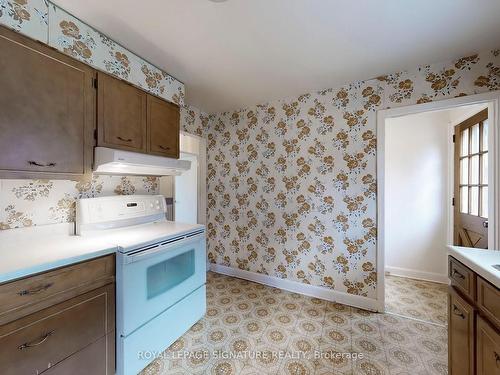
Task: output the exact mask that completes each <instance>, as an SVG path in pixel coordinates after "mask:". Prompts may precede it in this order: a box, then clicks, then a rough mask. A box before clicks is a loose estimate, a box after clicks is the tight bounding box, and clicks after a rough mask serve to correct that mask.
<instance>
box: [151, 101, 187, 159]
mask: <svg viewBox="0 0 500 375" xmlns="http://www.w3.org/2000/svg"><path fill="white" fill-rule="evenodd" d="M179 123H180V115H179V107H178V106H176V105H175V104H172V103H169V102H166V101H165V100H161V99H159V98H156V97H154V96H152V95H148V134H149V136H148V138H149V139H148V152H149V153H151V154H156V155H161V156H168V157H171V158H176V159H177V158H179V136H180V135H179Z"/></svg>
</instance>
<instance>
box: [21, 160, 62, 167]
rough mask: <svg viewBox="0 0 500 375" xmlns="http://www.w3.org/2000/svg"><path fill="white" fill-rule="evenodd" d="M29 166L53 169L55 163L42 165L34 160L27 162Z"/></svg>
mask: <svg viewBox="0 0 500 375" xmlns="http://www.w3.org/2000/svg"><path fill="white" fill-rule="evenodd" d="M28 164H29V165H34V166H36V167H55V166H56V163H47V164H42V163H39V162H37V161H34V160H28Z"/></svg>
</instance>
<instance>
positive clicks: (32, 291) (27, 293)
mask: <svg viewBox="0 0 500 375" xmlns="http://www.w3.org/2000/svg"><path fill="white" fill-rule="evenodd" d="M52 285H54V283H48V284H45V285H42V286H39V287H38V288H36V289H30V290H22V291H20V292H18V293H17V294H19V295H20V296H31V295H33V294H37V293H40V292H43V291H44V290H47V289H49V288H50V287H51V286H52Z"/></svg>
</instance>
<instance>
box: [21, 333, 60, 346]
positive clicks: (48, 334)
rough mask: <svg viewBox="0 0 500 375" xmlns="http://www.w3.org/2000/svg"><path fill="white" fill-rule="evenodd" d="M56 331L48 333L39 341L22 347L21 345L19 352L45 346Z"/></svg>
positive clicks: (26, 343) (27, 343)
mask: <svg viewBox="0 0 500 375" xmlns="http://www.w3.org/2000/svg"><path fill="white" fill-rule="evenodd" d="M55 332H56V331H55V330H52V331H50V332H47V333H46V334H45V335H43V336H42V337H40V338H39V339H37V340H36V341H32V342H25V343H24V344H22V345H19V346H18V347H17V348H18V349H19V350H24V349H29V348H34V347H35V346H38V345H41V344H43V343H44V342H45V341H47V339H48V338H49V337H50V336H52V335H53V334H54V333H55Z"/></svg>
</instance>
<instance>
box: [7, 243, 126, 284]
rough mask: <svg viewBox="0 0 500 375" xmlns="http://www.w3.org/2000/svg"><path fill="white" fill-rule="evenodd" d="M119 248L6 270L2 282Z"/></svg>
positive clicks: (111, 252) (32, 274)
mask: <svg viewBox="0 0 500 375" xmlns="http://www.w3.org/2000/svg"><path fill="white" fill-rule="evenodd" d="M117 250H118V247H117V246H114V247H110V248H106V249H101V250H97V251H92V252H88V253H83V254H80V255H75V256H70V257H67V258H61V259H57V260H53V261H50V262H47V263H40V264H37V265H34V266H30V267H26V268H20V269H17V270H13V271H11V272H5V273H1V274H0V284H5V283H9V282H12V281H15V280H18V279H22V278H25V277H30V276H34V275H36V274H39V273H44V272H49V271H52V270H55V269H56V268H61V267H65V266H70V265H72V264H76V263H80V262H84V261H87V260H91V259H95V258H99V257H101V256H105V255H109V254H114V253H116V251H117Z"/></svg>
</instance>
